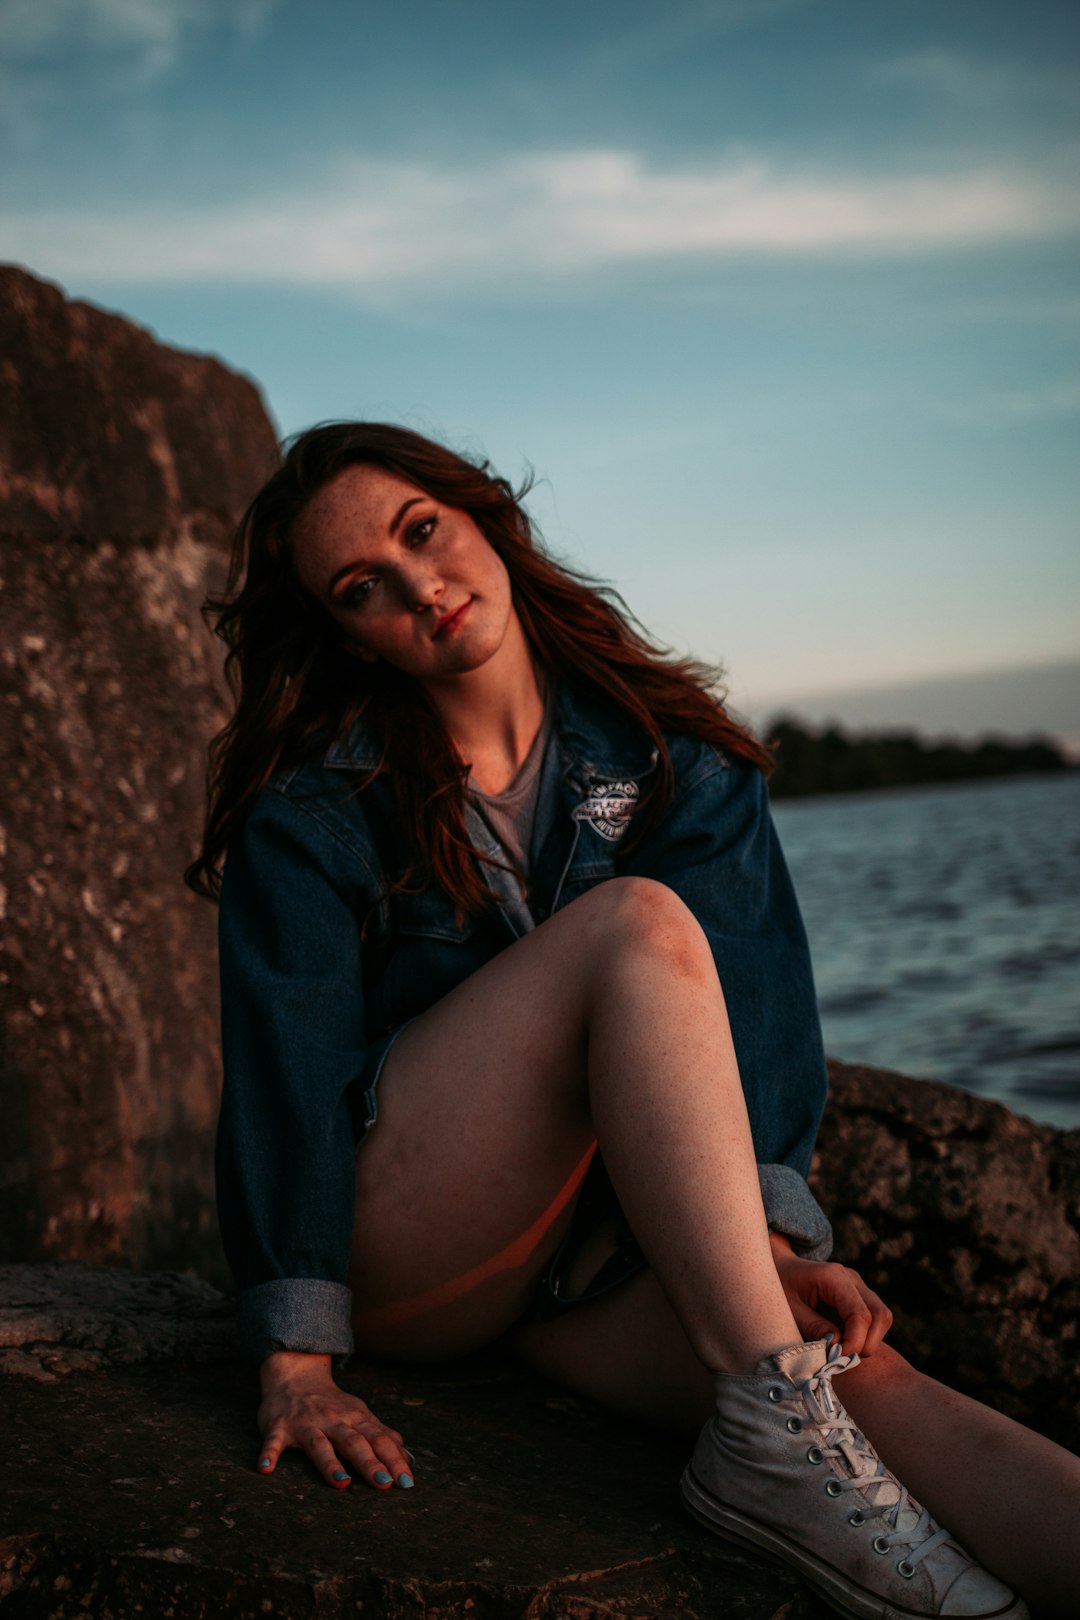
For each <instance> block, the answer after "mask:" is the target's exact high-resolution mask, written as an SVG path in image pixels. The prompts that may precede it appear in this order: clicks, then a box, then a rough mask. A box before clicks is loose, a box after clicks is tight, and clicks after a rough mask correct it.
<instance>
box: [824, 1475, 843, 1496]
mask: <svg viewBox="0 0 1080 1620" xmlns="http://www.w3.org/2000/svg"><path fill="white" fill-rule="evenodd" d="M840 1490H841V1485H840V1481H839V1480H838V1479H827V1480H826V1481H825V1495H826V1496H839V1495H840Z"/></svg>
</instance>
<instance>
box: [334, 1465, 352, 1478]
mask: <svg viewBox="0 0 1080 1620" xmlns="http://www.w3.org/2000/svg"><path fill="white" fill-rule="evenodd" d="M334 1478H335V1479H348V1478H349V1476H348V1474H347V1473H346V1472H345V1470H344V1468H335V1469H334Z"/></svg>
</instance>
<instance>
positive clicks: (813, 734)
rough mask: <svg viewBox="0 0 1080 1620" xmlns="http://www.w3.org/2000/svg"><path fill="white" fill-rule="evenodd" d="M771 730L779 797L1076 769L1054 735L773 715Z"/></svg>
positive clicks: (774, 789)
mask: <svg viewBox="0 0 1080 1620" xmlns="http://www.w3.org/2000/svg"><path fill="white" fill-rule="evenodd" d="M765 735H766V737H767V738H768V739H769V741H770V742H772V743H775V744H776V745H777V753H776V770H775V771H774V773H773V776H772V778H771V780H770V783H769V790H770V792H771V794H772V797H773V798H775V799H781V798H787V799H792V798H796V797H798V796H799V795H801V794H804V793H859V792H861V791H863V790H864V789H867V788H888V787H910V786H913V785H915V784H917V783H930V782H969V781H972V780H977V779H979V778H981V777H990V776H1026V775H1030V774H1032V773H1033V772H1038V771H1066V770H1069V769H1071V768H1072V767H1071V766H1070V764H1069V761H1068V760H1067V759H1066V758H1065V756H1064V754H1063V753H1062V752H1061V749H1060V748H1059V747H1058V746H1057V744H1056V743H1053V742H1051V741H1050V740H1049V739H1048V738H1029V739H1026V740H1025V741H1022V742H1008V741H1007V740H1005V739H1002V738H987V739H986V740H985V741H983V742H977V743H970V744H964V743H933V742H927V741H925V740H924V739H923V738H921V737H919V736H917V735H916V734H915V732H913V731H885V732H881V733H879V734H877V735H866V736H858V737H849V736H847V735H846V733H844V732H843V731H841V730H840V728H839V727H838V726H826V727H825V728H824V729H822V730H820V731H815V730H812V729H810V728H809V727H807V726H805V725H803V724H802V723H801V722H800V721H798V720H796V719H794V718H792V717H791V716H789V715H780V716H778V717H777V718H776V719H775V720H773V721H771V722H770V724H769V725H768V727H767V728H766V731H765Z"/></svg>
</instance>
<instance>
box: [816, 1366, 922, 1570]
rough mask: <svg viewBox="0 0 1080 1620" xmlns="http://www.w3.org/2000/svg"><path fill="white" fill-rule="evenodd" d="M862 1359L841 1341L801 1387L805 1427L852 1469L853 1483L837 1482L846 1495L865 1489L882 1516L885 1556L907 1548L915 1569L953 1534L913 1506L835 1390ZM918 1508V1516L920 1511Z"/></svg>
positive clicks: (821, 1448)
mask: <svg viewBox="0 0 1080 1620" xmlns="http://www.w3.org/2000/svg"><path fill="white" fill-rule="evenodd" d="M860 1360H861V1357H859V1356H858V1355H854V1354H852V1355H847V1356H845V1355H843V1354H842V1353H841V1350H840V1344H839V1341H838V1340H836V1339H834V1340H833V1342H832V1343H831V1344H830V1346H829V1350H828V1359H827V1361H826V1363H825V1365H824V1366H823V1367H822V1368H821V1369H820V1370H819V1371H818V1372H816V1373H814V1374H813V1376H812V1377H811V1378H809V1379H807V1380H806V1382H805V1383H803V1384H800V1385H798V1386H797V1392H798V1395H799V1396H800V1398H801V1401H802V1405H803V1408H804V1410H805V1413H806V1417H805V1418H804V1419H803V1424H804V1427H806V1428H810V1429H814V1430H816V1431H817V1432H818V1434H820V1436H821V1440H820V1443H819V1444H818V1446H817V1448H816V1449H817V1450H818V1452H819V1453H820V1455H821V1457H822V1458H825V1457H839V1458H841V1459H842V1460H843V1461H844V1463H846V1465H847V1467H848V1468H849V1469H850V1470H851V1472H850V1475H849V1477H848V1478H847V1479H836V1477H835V1475H834V1476H833V1477H834V1480H835V1485H836V1488H837V1489H838V1490H840V1491H862V1492H864V1493H865V1496H864V1500H865V1501H866V1502H867V1503H868V1504H869V1505H871V1506H872V1507H873V1509H874V1511H875V1513H877V1512H881V1515H882V1519H883V1521H884V1523H886V1524H888V1525H889V1526H890V1534H888V1535H882V1536H880V1537H879V1542H878V1544H879V1546H880V1550H881V1551H882V1552H885V1551H887V1550H888V1548H890V1547H907V1548H909V1549H910V1550H909V1551H908V1552H906V1553H905V1554H904V1559H903V1562H904V1563H905V1564H906V1565H907V1567H908V1569H909V1570H910V1571H913V1570H914V1569H915V1567H916V1565H917V1564H920V1563H921V1562H922V1560H923V1559H924V1558H927V1557H928V1556H929V1555H930V1553H932V1552H934V1551H935V1549H936V1548H938V1547H940V1546H941V1544H942V1542H945V1541H948V1540H949V1531H948V1530H945V1529H941V1528H939V1527H938V1526H937V1525H936V1524H935V1523H934V1521H933V1519H932V1518H931V1517H930V1514H929V1513H928V1512H927V1510H926V1509H925V1508H924V1507H921V1506H920V1505H919V1503H917V1502H913V1501H912V1500H911V1498H910V1497H909V1495H908V1490H907V1487H906V1485H901V1483H900V1481H899V1480H898V1479H897V1478H896V1476H895V1474H891V1473H890V1472H889V1470H888V1469H887V1468H886V1467H885V1464H884V1463H883V1462H882V1460H881V1458H880V1457H879V1456H878V1454H877V1452H876V1451H875V1450H874V1448H873V1446H872V1445H871V1444H870V1441H869V1440H868V1439H867V1438H866V1436H865V1434H863V1432H862V1430H861V1429H859V1428H857V1427H856V1425H855V1424H854V1423H853V1422H852V1420H851V1418H850V1417H849V1416H848V1414H847V1412H846V1411H845V1410H844V1408H843V1406H842V1405H841V1403H840V1401H839V1400H838V1398H837V1395H836V1392H835V1390H834V1389H833V1387H832V1381H833V1379H834V1378H835V1377H836V1375H837V1374H838V1373H842V1372H847V1371H848V1369H849V1368H851V1367H857V1366H858V1364H859V1361H860ZM916 1510H918V1511H917V1513H916Z"/></svg>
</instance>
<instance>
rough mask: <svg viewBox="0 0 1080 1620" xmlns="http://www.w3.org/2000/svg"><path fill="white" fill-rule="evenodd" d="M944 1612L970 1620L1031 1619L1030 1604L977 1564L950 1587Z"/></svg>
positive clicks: (942, 1611) (942, 1608) (942, 1609)
mask: <svg viewBox="0 0 1080 1620" xmlns="http://www.w3.org/2000/svg"><path fill="white" fill-rule="evenodd" d="M941 1613H942V1614H943V1615H967V1616H968V1617H969V1620H991V1617H993V1620H1029V1616H1028V1610H1027V1604H1026V1603H1024V1602H1023V1600H1022V1599H1021V1598H1018V1597H1016V1596H1014V1594H1013V1593H1012V1592H1011V1591H1010V1590H1009V1588H1008V1587H1007V1586H1006V1585H1005V1583H1004V1582H1003V1581H999V1580H998V1578H997V1576H996V1575H991V1574H990V1571H989V1570H987V1569H977V1568H976V1567H975V1566H974V1565H972V1567H971V1568H970V1569H965V1571H964V1573H963V1574H962V1575H961V1576H960V1577H959V1579H958V1580H955V1581H954V1582H953V1584H952V1585H951V1586H950V1587H949V1590H948V1593H947V1595H946V1598H945V1602H944V1603H943V1604H942V1606H941Z"/></svg>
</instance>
